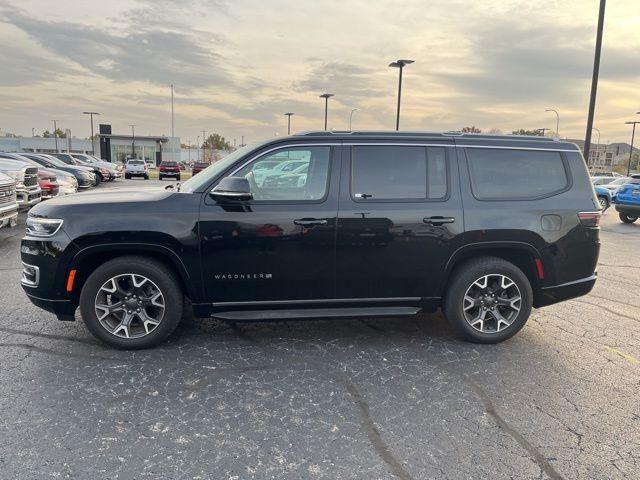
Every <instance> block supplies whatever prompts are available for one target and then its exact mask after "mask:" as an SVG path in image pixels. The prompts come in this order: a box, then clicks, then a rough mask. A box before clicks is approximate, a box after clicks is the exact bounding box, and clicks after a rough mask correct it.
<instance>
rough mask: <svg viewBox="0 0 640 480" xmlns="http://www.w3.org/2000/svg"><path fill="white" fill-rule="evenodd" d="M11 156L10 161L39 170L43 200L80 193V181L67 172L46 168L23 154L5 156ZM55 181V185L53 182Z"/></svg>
mask: <svg viewBox="0 0 640 480" xmlns="http://www.w3.org/2000/svg"><path fill="white" fill-rule="evenodd" d="M3 155H10V156H11V157H10V159H12V160H17V161H19V162H22V163H24V164H25V165H29V166H32V167H36V168H37V169H38V182H39V185H40V189H41V190H42V199H43V200H44V199H47V198H51V197H54V196H56V195H69V194H71V193H76V192H77V191H78V181H77V180H76V178H75V177H74V176H73V175H72V174H70V173H67V172H64V171H62V170H58V169H54V168H46V167H43V166H42V165H40V164H38V163H37V162H35V161H33V160H32V159H30V158H28V157H26V156H25V155H24V154H23V153H11V154H3ZM52 180H53V183H52V182H51V181H52Z"/></svg>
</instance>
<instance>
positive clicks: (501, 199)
mask: <svg viewBox="0 0 640 480" xmlns="http://www.w3.org/2000/svg"><path fill="white" fill-rule="evenodd" d="M97 211H98V212H100V215H96V214H95V213H96V212H97ZM599 220H600V211H599V205H598V202H597V200H596V196H595V193H594V190H593V187H592V185H591V182H590V181H589V176H588V173H587V169H586V166H585V162H584V159H583V157H582V155H581V153H580V151H579V150H578V148H577V147H576V146H575V145H574V144H571V143H563V142H558V141H553V140H551V139H548V138H541V137H515V136H488V135H468V134H464V135H462V134H458V133H450V134H448V133H444V134H441V133H437V134H430V133H403V132H393V133H380V132H377V133H376V132H314V133H305V134H300V135H294V136H291V137H287V138H281V139H277V140H272V141H268V142H265V143H261V144H259V145H255V146H247V147H243V148H240V149H239V150H236V151H235V152H233V153H232V154H230V155H229V156H227V157H226V158H224V159H223V160H221V161H218V162H216V163H214V164H213V165H212V166H210V167H209V168H207V169H206V170H204V171H203V172H202V173H200V174H199V175H197V176H195V177H193V178H191V179H190V180H188V181H187V182H185V183H183V184H182V185H181V186H178V187H174V186H173V185H171V186H168V187H167V188H166V189H163V190H158V191H153V190H151V191H138V192H121V193H110V192H100V193H87V194H83V195H78V196H76V195H72V196H68V197H64V198H59V199H54V200H50V201H48V202H46V203H42V204H40V205H37V206H36V207H34V208H33V209H31V211H30V213H29V217H28V219H27V233H26V236H25V237H24V239H23V240H22V261H23V263H24V273H23V278H22V284H23V286H24V290H25V291H26V293H27V295H28V296H29V298H30V299H31V301H32V302H33V303H34V304H36V305H38V306H40V307H42V308H44V309H46V310H49V311H52V312H54V313H56V315H57V316H58V318H59V319H61V320H73V319H74V312H75V310H76V308H77V307H78V306H79V307H80V313H81V315H82V318H83V319H84V321H85V323H86V325H87V327H88V328H89V330H91V332H92V333H93V334H95V335H96V336H97V337H99V338H100V339H102V340H103V341H105V342H107V343H108V344H110V345H113V346H115V347H120V348H144V347H149V346H153V345H156V344H158V343H159V342H162V341H163V340H165V339H167V338H168V337H169V335H171V333H172V332H173V331H174V329H175V328H176V327H177V325H178V323H179V322H180V319H181V316H182V312H183V302H184V300H185V298H186V299H188V300H189V302H190V304H191V305H192V307H193V310H194V313H195V315H196V316H199V317H205V316H212V317H217V318H222V319H229V320H234V321H236V320H262V319H286V318H312V317H320V318H329V317H357V316H366V317H371V316H392V315H394V316H395V315H412V314H416V313H418V312H420V311H435V310H436V309H438V308H442V310H443V312H444V314H445V316H446V318H447V319H448V320H449V321H450V322H451V323H452V325H454V326H455V327H456V328H457V329H458V330H459V331H460V332H461V333H462V334H463V335H464V336H465V337H466V338H467V339H469V340H472V341H476V342H484V343H494V342H499V341H502V340H505V339H507V338H509V337H511V336H512V335H514V334H515V333H516V332H518V330H520V329H521V328H522V327H523V326H524V324H525V322H526V321H527V319H528V317H529V314H530V312H531V308H532V307H536V308H537V307H543V306H545V305H550V304H552V303H556V302H559V301H562V300H565V299H568V298H573V297H577V296H579V295H584V294H586V293H588V292H589V291H590V290H591V289H592V287H593V285H594V283H595V280H596V264H597V260H598V253H599V249H600V242H599Z"/></svg>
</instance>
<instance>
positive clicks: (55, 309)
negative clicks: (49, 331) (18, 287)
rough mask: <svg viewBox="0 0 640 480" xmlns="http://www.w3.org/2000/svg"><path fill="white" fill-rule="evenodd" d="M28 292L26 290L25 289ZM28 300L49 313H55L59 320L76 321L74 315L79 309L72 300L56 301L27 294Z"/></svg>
mask: <svg viewBox="0 0 640 480" xmlns="http://www.w3.org/2000/svg"><path fill="white" fill-rule="evenodd" d="M25 290H26V289H25ZM25 293H26V294H27V298H28V299H29V300H30V301H31V303H33V304H34V305H35V306H36V307H39V308H41V309H43V310H46V311H47V312H51V313H55V315H56V317H58V320H65V321H74V320H75V318H74V314H75V311H76V309H77V308H78V307H77V306H76V305H75V304H74V303H73V302H71V300H55V299H51V298H41V297H37V296H35V295H32V294H30V293H29V292H28V291H27V292H25Z"/></svg>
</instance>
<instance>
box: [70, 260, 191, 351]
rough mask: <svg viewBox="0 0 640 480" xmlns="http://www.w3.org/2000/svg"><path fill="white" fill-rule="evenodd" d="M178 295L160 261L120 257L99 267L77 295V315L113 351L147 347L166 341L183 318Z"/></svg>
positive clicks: (177, 287)
mask: <svg viewBox="0 0 640 480" xmlns="http://www.w3.org/2000/svg"><path fill="white" fill-rule="evenodd" d="M182 305H183V295H182V291H181V288H180V284H179V282H178V281H177V279H176V278H175V276H174V275H173V274H172V273H171V272H170V271H169V270H167V268H166V267H164V266H163V265H162V264H161V263H159V262H156V261H154V260H151V259H147V258H143V257H131V256H129V257H120V258H116V259H114V260H110V261H108V262H106V263H104V264H103V265H101V266H100V267H98V268H97V269H96V270H95V271H94V272H93V273H92V274H91V275H90V276H89V278H88V279H87V281H86V282H85V284H84V286H83V288H82V293H81V294H80V312H81V314H82V319H83V320H84V322H85V324H86V326H87V328H88V329H89V331H90V332H91V333H93V335H95V336H96V337H98V338H99V339H100V340H102V341H103V342H105V343H107V344H109V345H111V346H112V347H115V348H123V349H140V348H149V347H153V346H155V345H158V344H159V343H162V342H163V341H165V340H166V339H167V338H168V337H169V336H170V335H171V334H172V333H173V331H174V330H175V329H176V327H177V326H178V324H179V323H180V320H181V318H182Z"/></svg>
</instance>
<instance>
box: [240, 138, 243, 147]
mask: <svg viewBox="0 0 640 480" xmlns="http://www.w3.org/2000/svg"><path fill="white" fill-rule="evenodd" d="M240 146H241V147H244V135H242V144H241V145H240Z"/></svg>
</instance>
